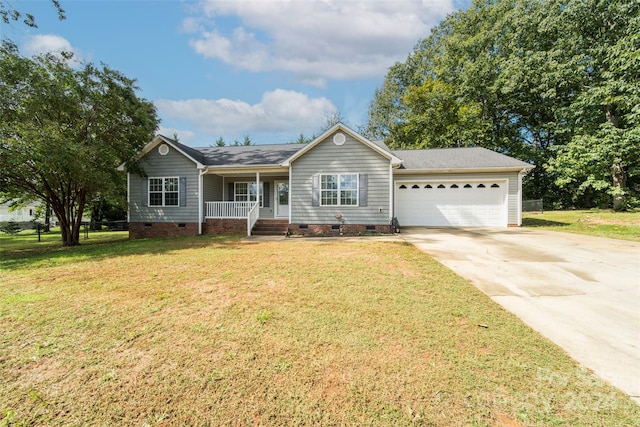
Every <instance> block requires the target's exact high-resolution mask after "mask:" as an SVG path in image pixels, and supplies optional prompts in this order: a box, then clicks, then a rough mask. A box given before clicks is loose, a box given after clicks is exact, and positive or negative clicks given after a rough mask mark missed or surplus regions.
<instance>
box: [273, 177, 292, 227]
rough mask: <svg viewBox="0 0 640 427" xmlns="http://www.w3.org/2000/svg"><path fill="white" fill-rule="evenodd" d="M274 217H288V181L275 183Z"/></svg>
mask: <svg viewBox="0 0 640 427" xmlns="http://www.w3.org/2000/svg"><path fill="white" fill-rule="evenodd" d="M275 184H276V185H275V187H276V216H277V217H281V218H288V217H289V181H276V182H275Z"/></svg>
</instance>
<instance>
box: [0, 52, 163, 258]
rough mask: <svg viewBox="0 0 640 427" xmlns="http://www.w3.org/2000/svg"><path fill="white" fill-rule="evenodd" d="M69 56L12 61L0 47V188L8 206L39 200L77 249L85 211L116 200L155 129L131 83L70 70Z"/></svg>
mask: <svg viewBox="0 0 640 427" xmlns="http://www.w3.org/2000/svg"><path fill="white" fill-rule="evenodd" d="M70 58H71V55H70V54H63V55H62V56H56V55H52V54H47V55H40V56H36V57H33V58H24V57H22V56H20V54H19V52H18V50H17V48H16V47H15V45H11V44H9V43H4V44H3V45H2V47H1V48H0V163H1V164H2V165H3V167H2V168H1V169H0V188H1V189H2V190H1V191H2V193H4V194H5V195H8V196H10V197H12V198H15V199H22V200H25V199H31V200H37V199H39V200H42V201H43V202H45V203H47V204H48V205H49V206H50V207H51V209H52V210H53V212H54V213H55V214H56V216H57V217H58V220H59V222H60V227H61V232H62V242H63V244H64V245H67V246H74V245H77V244H79V235H80V226H81V220H82V215H83V213H84V209H85V206H86V204H87V202H88V201H89V200H91V198H92V197H94V196H95V195H97V194H98V193H102V194H103V195H109V194H117V193H118V192H121V191H122V189H123V188H124V179H125V177H124V175H123V174H121V173H119V172H117V171H116V168H117V166H118V165H120V164H122V163H125V162H126V163H128V164H129V170H138V171H140V172H141V173H142V171H141V169H140V168H137V169H136V166H135V164H134V163H133V159H134V158H135V155H136V154H137V153H138V152H139V150H140V149H142V147H143V146H144V145H145V144H146V143H147V142H148V141H150V140H151V138H152V137H153V134H154V132H155V130H156V128H157V126H158V119H157V117H156V110H155V107H154V106H153V104H152V103H151V102H149V101H146V100H144V99H141V98H138V96H136V91H137V90H138V88H137V86H136V85H135V80H132V79H129V78H127V77H125V76H124V75H123V74H121V73H119V72H118V71H115V70H113V69H111V68H109V67H108V66H106V65H102V67H101V68H98V67H96V66H94V65H93V64H90V63H89V64H85V65H83V66H81V67H80V68H77V69H74V68H71V67H70V66H69V64H68V60H69V59H70Z"/></svg>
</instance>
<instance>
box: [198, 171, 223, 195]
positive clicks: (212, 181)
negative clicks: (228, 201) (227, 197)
mask: <svg viewBox="0 0 640 427" xmlns="http://www.w3.org/2000/svg"><path fill="white" fill-rule="evenodd" d="M202 185H203V190H202V197H203V201H204V202H221V201H223V200H224V198H223V197H224V188H223V185H222V177H221V176H219V175H205V176H203V177H202Z"/></svg>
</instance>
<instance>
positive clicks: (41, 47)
mask: <svg viewBox="0 0 640 427" xmlns="http://www.w3.org/2000/svg"><path fill="white" fill-rule="evenodd" d="M22 49H23V50H24V52H25V53H26V54H27V55H28V56H33V55H39V54H44V53H53V54H59V53H60V52H62V51H65V52H71V53H73V59H72V60H71V62H72V63H79V62H81V61H83V60H84V59H85V58H84V55H83V53H82V52H80V50H78V49H76V48H74V47H73V46H72V45H71V43H70V42H69V40H67V39H65V38H64V37H62V36H58V35H56V34H38V35H33V36H30V37H29V38H28V39H27V40H26V42H25V43H24V44H23V46H22Z"/></svg>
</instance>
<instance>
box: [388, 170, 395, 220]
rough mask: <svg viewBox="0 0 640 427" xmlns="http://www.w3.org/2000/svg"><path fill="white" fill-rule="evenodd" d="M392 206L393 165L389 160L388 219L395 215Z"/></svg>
mask: <svg viewBox="0 0 640 427" xmlns="http://www.w3.org/2000/svg"><path fill="white" fill-rule="evenodd" d="M393 208H394V206H393V166H392V165H391V162H389V221H391V220H393V217H394V216H395V212H394V209H393Z"/></svg>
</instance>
